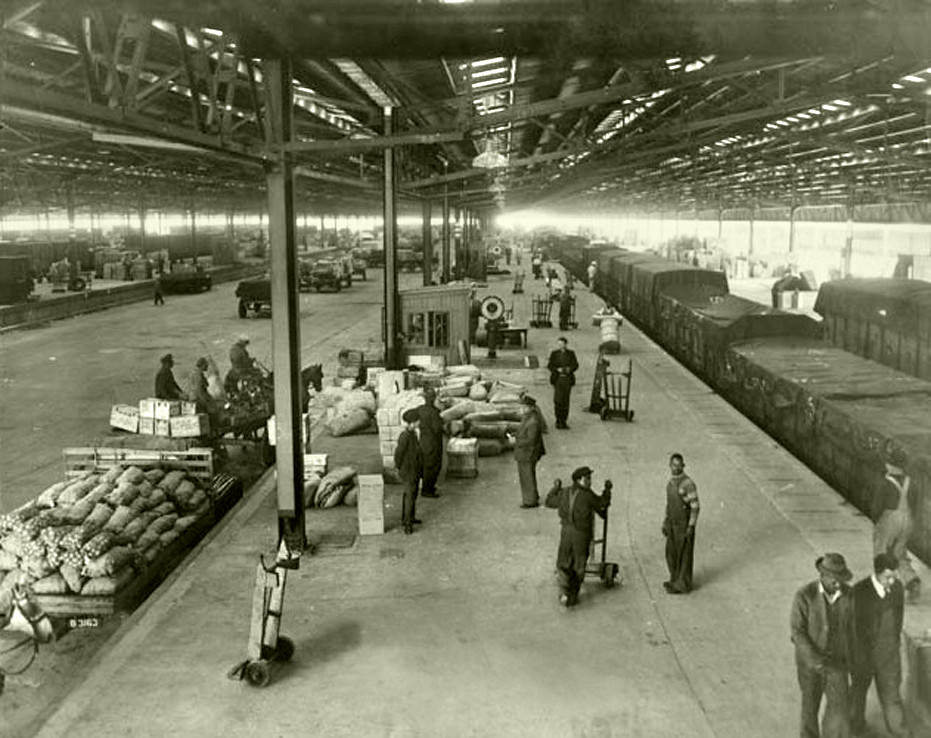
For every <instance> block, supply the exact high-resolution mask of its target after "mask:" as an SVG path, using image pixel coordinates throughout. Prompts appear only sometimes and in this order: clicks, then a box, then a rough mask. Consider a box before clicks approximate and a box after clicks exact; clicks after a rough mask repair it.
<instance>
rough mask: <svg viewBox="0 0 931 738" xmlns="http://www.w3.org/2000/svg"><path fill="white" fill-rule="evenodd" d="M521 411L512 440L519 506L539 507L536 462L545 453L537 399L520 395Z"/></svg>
mask: <svg viewBox="0 0 931 738" xmlns="http://www.w3.org/2000/svg"><path fill="white" fill-rule="evenodd" d="M521 412H522V413H523V415H522V417H521V421H520V425H519V426H518V427H517V434H516V436H515V440H514V460H515V461H516V462H517V478H518V480H519V481H520V496H521V504H520V506H521V507H522V508H532V507H539V506H540V494H539V492H538V491H537V462H538V461H539V460H540V458H541V457H542V456H543V455H544V454H545V453H546V448H545V447H544V446H543V419H542V418H541V416H540V410H539V408H538V407H537V401H536V400H534V399H533V398H532V397H531V396H530V395H524V396H523V397H521Z"/></svg>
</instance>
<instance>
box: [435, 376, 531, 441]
mask: <svg viewBox="0 0 931 738" xmlns="http://www.w3.org/2000/svg"><path fill="white" fill-rule="evenodd" d="M476 387H481V388H482V390H483V391H482V392H475V391H474V390H475V388H476ZM525 391H526V390H525V389H524V387H522V386H520V385H516V384H512V383H510V382H502V381H496V382H490V381H489V382H482V383H477V384H475V385H473V391H472V392H470V397H472V396H479V395H483V396H484V397H486V398H487V401H486V400H484V399H483V400H475V399H459V398H453V399H452V400H451V401H450V406H449V407H448V408H447V409H445V410H444V411H443V412H441V413H440V417H441V418H442V419H443V422H444V423H445V425H446V432H447V434H448V435H450V436H453V437H463V438H476V439H478V455H479V456H497V455H498V454H501V453H503V452H505V451H507V450H510V449H511V448H513V444H514V435H515V434H516V433H517V428H518V426H519V425H520V420H521V417H522V410H521V397H522V396H523V394H524V392H525Z"/></svg>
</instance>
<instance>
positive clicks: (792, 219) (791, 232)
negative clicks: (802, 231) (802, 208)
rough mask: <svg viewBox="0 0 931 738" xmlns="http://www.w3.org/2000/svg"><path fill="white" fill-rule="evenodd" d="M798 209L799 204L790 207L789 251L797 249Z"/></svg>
mask: <svg viewBox="0 0 931 738" xmlns="http://www.w3.org/2000/svg"><path fill="white" fill-rule="evenodd" d="M796 210H798V205H793V206H792V207H790V208H789V253H790V254H791V253H793V252H794V251H795V211H796Z"/></svg>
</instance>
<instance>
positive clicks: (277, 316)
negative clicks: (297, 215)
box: [263, 59, 306, 554]
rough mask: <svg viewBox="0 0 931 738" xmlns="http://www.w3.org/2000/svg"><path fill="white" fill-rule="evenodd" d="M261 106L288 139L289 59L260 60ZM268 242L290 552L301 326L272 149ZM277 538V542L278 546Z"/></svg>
mask: <svg viewBox="0 0 931 738" xmlns="http://www.w3.org/2000/svg"><path fill="white" fill-rule="evenodd" d="M263 70H264V74H265V80H266V100H267V103H266V105H267V106H268V108H267V109H268V121H269V127H270V129H271V137H272V143H273V145H277V146H279V147H281V146H283V145H284V144H287V143H289V142H290V141H291V140H292V110H293V100H292V89H291V80H292V78H293V76H294V75H293V74H292V72H291V63H290V61H289V60H280V59H273V60H266V61H265V62H264V63H263ZM265 183H266V188H267V191H268V241H269V252H270V256H271V288H272V355H273V357H272V358H273V364H272V367H273V369H274V372H275V431H276V434H275V435H276V443H275V462H276V465H277V486H278V532H279V539H282V540H283V541H284V542H285V543H286V544H287V546H288V548H289V549H290V550H291V551H292V552H294V553H295V554H297V553H299V552H300V551H302V550H303V549H304V546H305V544H306V538H305V532H304V456H303V451H304V448H303V443H302V440H303V436H302V432H301V426H302V423H301V366H300V356H301V322H300V303H299V295H298V289H297V288H298V270H297V263H298V262H297V243H296V241H295V238H294V171H293V163H292V161H291V155H290V154H288V153H286V152H285V151H284V149H283V148H278V149H277V150H274V155H273V156H272V157H270V159H269V163H268V164H267V165H266V172H265ZM280 543H281V540H279V544H280Z"/></svg>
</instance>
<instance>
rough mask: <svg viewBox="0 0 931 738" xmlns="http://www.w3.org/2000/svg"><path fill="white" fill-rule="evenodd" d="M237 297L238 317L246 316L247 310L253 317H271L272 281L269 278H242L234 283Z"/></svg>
mask: <svg viewBox="0 0 931 738" xmlns="http://www.w3.org/2000/svg"><path fill="white" fill-rule="evenodd" d="M236 297H238V298H239V317H240V318H246V317H248V315H249V311H250V310H251V311H252V314H253V315H254V316H255V317H259V316H264V317H271V314H272V283H271V280H269V279H244V280H243V281H242V282H240V283H239V284H238V285H236Z"/></svg>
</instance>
